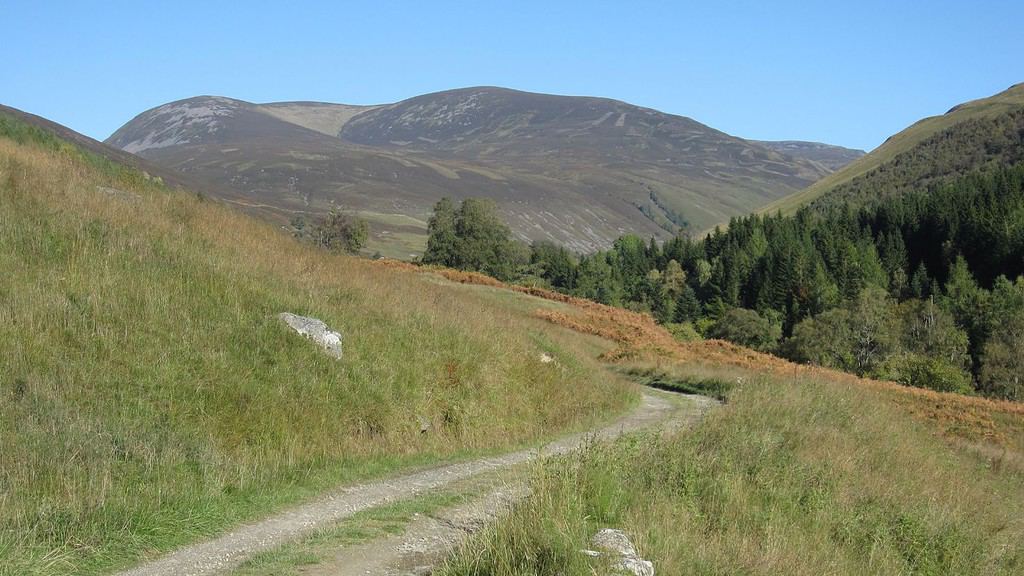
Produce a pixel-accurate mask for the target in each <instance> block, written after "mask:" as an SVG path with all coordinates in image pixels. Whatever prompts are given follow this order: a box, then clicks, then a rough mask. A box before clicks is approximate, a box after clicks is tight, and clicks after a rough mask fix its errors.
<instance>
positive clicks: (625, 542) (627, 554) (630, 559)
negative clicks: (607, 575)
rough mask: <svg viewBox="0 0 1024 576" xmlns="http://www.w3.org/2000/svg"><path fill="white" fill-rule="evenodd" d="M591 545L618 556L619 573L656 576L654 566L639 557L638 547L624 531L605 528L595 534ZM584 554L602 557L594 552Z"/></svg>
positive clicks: (588, 551) (587, 551)
mask: <svg viewBox="0 0 1024 576" xmlns="http://www.w3.org/2000/svg"><path fill="white" fill-rule="evenodd" d="M590 543H591V544H592V545H593V546H594V548H598V549H599V550H603V551H604V553H606V554H611V555H614V556H618V561H617V562H616V568H617V569H618V570H619V571H621V572H623V573H626V574H633V575H634V576H654V564H652V563H651V562H649V561H647V560H644V559H643V558H640V557H639V556H638V555H637V553H636V546H633V542H632V541H630V539H629V536H626V533H625V532H623V531H622V530H616V529H614V528H603V529H601V530H599V531H598V532H597V534H594V536H593V537H592V538H591V539H590ZM583 553H584V554H586V555H588V556H599V555H600V553H597V552H594V551H593V550H584V551H583Z"/></svg>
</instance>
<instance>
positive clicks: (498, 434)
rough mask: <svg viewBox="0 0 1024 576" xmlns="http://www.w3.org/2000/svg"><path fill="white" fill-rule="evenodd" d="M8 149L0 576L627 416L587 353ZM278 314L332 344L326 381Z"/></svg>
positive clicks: (62, 159)
mask: <svg viewBox="0 0 1024 576" xmlns="http://www.w3.org/2000/svg"><path fill="white" fill-rule="evenodd" d="M5 126H6V125H5ZM21 129H22V128H17V130H21ZM4 130H6V132H3V133H0V135H6V137H0V272H2V273H0V342H3V343H4V346H3V348H4V353H3V355H0V527H2V528H0V574H4V575H6V574H11V575H14V574H18V575H21V574H66V573H76V574H94V573H101V572H105V571H108V570H110V569H113V568H116V567H121V566H126V565H129V564H131V563H133V562H135V561H137V560H138V559H140V558H143V557H149V556H154V555H157V554H159V553H161V552H164V551H167V550H169V549H172V548H174V547H176V546H179V545H181V544H183V543H186V542H189V541H194V540H196V539H198V538H201V537H204V536H208V535H211V534H215V533H217V532H219V531H222V530H224V529H226V528H228V527H230V526H231V525H233V524H236V523H238V522H240V521H244V520H246V519H251V518H255V517H258V516H261V515H263V514H266V513H268V512H269V511H271V510H274V509H278V508H280V507H281V506H283V505H286V504H288V503H291V502H296V501H298V500H300V499H302V498H305V497H308V496H310V495H312V494H315V493H317V492H319V491H322V490H324V489H325V488H327V487H331V486H334V485H337V484H338V483H342V482H349V481H353V480H355V479H361V478H368V477H372V476H380V475H382V474H385V473H388V472H391V471H394V470H397V469H399V468H406V467H410V466H416V465H423V464H426V463H429V462H437V461H440V460H450V459H455V458H464V457H467V456H468V455H470V454H481V453H493V452H494V451H498V450H504V449H509V448H512V447H518V446H522V445H524V444H529V443H532V442H536V441H539V440H540V439H543V438H549V437H551V436H552V435H553V434H557V433H559V432H560V431H566V430H576V429H580V428H584V427H587V426H590V425H592V424H593V423H594V422H597V421H600V420H603V419H606V418H608V417H609V416H610V415H611V414H614V413H617V412H619V411H621V410H623V409H624V408H625V407H626V406H628V405H629V404H630V403H631V402H633V401H635V398H636V392H635V391H634V390H632V389H631V388H630V387H629V386H627V385H626V384H625V383H623V382H621V381H617V380H616V379H614V378H608V377H605V376H603V375H602V373H603V370H602V369H601V368H600V367H599V366H598V365H597V364H596V362H595V361H592V360H590V359H589V358H590V356H588V355H587V354H589V351H590V346H591V345H590V344H589V343H588V342H587V341H585V340H584V339H580V338H578V337H576V336H575V335H573V334H571V333H569V332H567V331H561V330H553V329H552V328H551V327H550V326H548V325H547V324H545V323H544V322H542V321H541V320H537V319H534V318H532V317H531V315H530V314H527V313H523V312H521V311H518V310H516V309H513V308H510V307H505V306H502V305H500V304H499V303H497V302H493V301H490V300H488V299H487V298H484V297H482V296H480V295H479V294H478V293H477V292H475V291H473V290H468V289H458V290H456V289H453V287H451V286H448V285H442V284H438V283H435V282H432V281H430V280H429V279H428V277H427V276H425V275H421V274H414V273H409V272H406V271H400V270H393V269H389V268H386V267H384V266H379V265H375V264H374V263H371V262H366V261H362V260H358V259H352V258H347V257H343V256H336V255H330V254H326V253H323V252H320V251H316V250H314V249H312V248H310V247H307V246H303V245H300V244H299V243H297V242H295V241H293V240H292V239H290V238H288V237H286V236H285V235H283V234H282V233H281V232H280V231H279V230H277V229H275V228H274V227H273V226H271V225H265V224H261V223H258V222H256V221H254V220H252V219H250V218H247V217H245V216H242V215H240V214H238V213H236V212H233V211H231V210H228V209H226V208H224V207H222V206H221V205H220V204H218V203H214V202H208V201H203V200H202V199H201V198H199V197H196V196H193V195H189V194H181V193H172V192H169V191H167V190H164V189H163V188H162V187H160V186H159V185H156V184H153V183H150V182H147V181H145V179H140V178H136V176H135V175H134V174H133V173H130V172H122V171H120V170H118V169H116V167H115V168H114V169H111V170H106V169H104V168H102V166H99V167H98V166H97V165H95V163H93V162H91V161H83V155H82V153H81V152H79V151H77V149H75V148H67V147H66V146H63V145H56V146H51V145H50V144H48V143H47V140H46V137H45V134H43V135H42V136H41V137H37V136H39V135H38V134H36V135H35V136H31V137H30V138H19V137H17V130H15V129H10V128H9V127H6V128H4ZM28 133H29V134H30V135H32V134H35V133H34V132H32V131H31V130H29V131H28ZM12 135H13V136H15V138H14V139H12V138H11V136H12ZM99 185H102V186H112V187H116V188H119V189H122V190H126V191H128V192H131V193H134V194H137V195H138V196H139V197H140V200H139V201H131V200H125V199H123V198H119V197H116V196H110V195H108V194H105V193H103V192H101V191H98V190H97V186H99ZM524 298H525V297H524ZM281 311H290V312H295V313H299V314H309V315H313V316H316V317H318V318H321V319H323V320H325V321H326V322H327V323H328V324H329V325H330V326H332V327H335V328H336V329H339V330H340V331H341V332H342V333H343V334H344V335H345V343H344V347H345V357H344V359H343V360H342V361H334V360H332V359H331V358H330V357H328V356H326V355H324V354H322V353H321V352H320V351H318V350H316V349H315V348H314V347H313V346H312V345H310V344H309V343H308V342H307V341H306V340H304V339H302V338H301V337H298V336H297V335H295V334H293V333H291V332H290V331H289V330H287V329H286V328H285V327H284V326H283V325H282V324H281V323H280V322H279V321H278V320H277V319H276V317H275V315H276V314H277V313H278V312H281ZM539 335H543V336H539ZM538 338H541V339H540V340H538ZM543 351H546V352H549V353H552V354H553V355H555V356H556V357H557V358H559V360H560V362H558V363H553V364H544V363H542V362H540V361H539V357H540V354H541V352H543ZM420 418H426V419H428V420H430V421H431V422H432V423H433V424H434V426H433V428H432V431H431V433H429V434H420V431H419V419H420Z"/></svg>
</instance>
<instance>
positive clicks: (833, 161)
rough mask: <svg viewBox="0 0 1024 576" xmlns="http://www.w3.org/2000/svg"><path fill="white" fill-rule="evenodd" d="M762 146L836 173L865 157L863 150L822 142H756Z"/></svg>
mask: <svg viewBox="0 0 1024 576" xmlns="http://www.w3.org/2000/svg"><path fill="white" fill-rule="evenodd" d="M755 142H757V143H758V144H761V145H762V146H767V147H768V148H771V149H772V150H775V151H776V152H779V153H781V154H788V155H790V156H792V157H794V158H802V159H804V160H810V161H812V162H817V163H819V164H821V165H822V166H824V167H825V168H827V169H828V170H829V171H831V172H834V171H836V170H839V169H840V168H842V167H843V166H846V165H847V164H849V163H850V162H853V161H854V160H856V159H858V158H860V157H861V156H863V155H864V151H863V150H856V149H853V148H843V147H842V146H833V145H831V144H822V143H820V142H801V141H799V140H781V141H778V142H772V141H765V140H755Z"/></svg>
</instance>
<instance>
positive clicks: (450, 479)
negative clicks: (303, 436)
mask: <svg viewBox="0 0 1024 576" xmlns="http://www.w3.org/2000/svg"><path fill="white" fill-rule="evenodd" d="M695 398H696V400H695V402H696V403H695V404H694V406H696V408H694V409H692V410H689V411H687V412H688V413H689V412H694V414H696V413H697V412H699V414H697V415H696V416H693V418H699V415H700V414H703V412H705V411H706V408H707V407H708V406H710V405H711V404H710V403H713V401H711V400H708V399H703V398H700V397H695ZM679 407H680V402H679V401H677V400H676V399H674V398H672V395H671V394H668V393H662V392H658V391H645V392H644V396H643V400H642V402H641V404H640V406H639V407H638V408H637V409H636V410H634V411H633V412H632V413H630V414H629V415H627V416H625V417H623V418H621V419H619V420H618V421H616V422H615V423H614V424H611V425H609V426H606V427H604V428H601V429H600V430H597V431H596V432H593V433H582V434H575V435H572V436H568V437H566V438H563V439H561V440H558V441H556V442H553V443H551V444H548V445H546V446H544V447H542V448H540V449H531V450H522V451H519V452H512V453H509V454H505V455H502V456H496V457H493V458H481V459H478V460H473V461H469V462H462V463H458V464H450V465H446V466H441V467H437V468H431V469H428V470H424V471H420V472H414V473H411V474H406V475H403V476H397V477H394V478H389V479H385V480H380V481H376V482H370V483H366V484H359V485H355V486H350V487H346V488H342V489H338V490H335V491H332V492H330V493H328V494H326V495H325V496H323V497H321V498H319V499H317V500H314V501H312V502H309V503H307V504H303V505H300V506H298V507H295V508H292V509H290V510H287V511H284V512H282V513H280V514H277V515H275V516H272V517H270V518H266V519H264V520H261V521H258V522H254V523H251V524H247V525H243V526H240V527H238V528H236V529H235V530H233V531H231V532H229V533H227V534H224V535H223V536H220V537H217V538H214V539H212V540H208V541H205V542H201V543H198V544H195V545H192V546H187V547H185V548H181V549H179V550H177V551H175V552H172V553H171V554H169V555H167V556H164V557H162V558H158V559H156V560H154V561H151V562H147V563H145V564H142V565H140V566H138V567H136V568H133V569H131V570H127V571H125V572H121V573H120V576H165V575H166V576H201V575H206V574H220V573H223V572H226V571H228V570H230V569H231V568H234V567H236V566H237V565H238V564H240V563H241V562H243V561H244V560H245V559H246V558H248V557H249V556H251V555H252V554H254V553H256V552H260V551H264V550H268V549H271V548H275V547H277V546H279V545H281V544H283V543H285V542H289V541H292V540H295V539H298V538H301V537H302V536H305V535H307V534H309V533H311V532H313V531H314V530H317V529H318V528H323V527H327V526H330V525H332V524H335V523H337V522H338V521H340V520H343V519H345V518H348V517H350V516H352V515H353V514H355V513H357V512H360V511H362V510H367V509H370V508H375V507H378V506H381V505H384V504H389V503H391V502H395V501H399V500H404V499H408V498H411V497H414V496H417V495H420V494H423V493H425V492H428V491H431V490H437V489H441V488H444V487H447V486H450V485H452V484H454V483H455V482H458V481H460V480H463V479H467V478H471V477H474V476H477V475H481V474H485V473H487V472H493V471H496V470H499V469H502V468H508V467H512V466H515V465H517V464H522V463H524V462H527V461H530V460H533V459H535V458H538V457H541V456H550V455H555V454H563V453H566V452H569V451H571V450H572V449H574V448H576V447H578V446H580V445H581V444H582V443H583V442H585V441H587V439H588V438H590V437H595V436H596V437H597V438H599V439H610V438H614V437H616V436H618V435H620V434H623V433H625V432H629V431H634V430H639V429H643V428H651V427H655V426H657V425H664V426H666V427H677V426H683V425H686V424H688V423H690V422H691V421H692V419H691V418H690V417H686V416H684V417H679V418H670V416H673V415H676V413H677V412H678V411H679ZM382 560H384V559H382ZM378 565H379V563H378Z"/></svg>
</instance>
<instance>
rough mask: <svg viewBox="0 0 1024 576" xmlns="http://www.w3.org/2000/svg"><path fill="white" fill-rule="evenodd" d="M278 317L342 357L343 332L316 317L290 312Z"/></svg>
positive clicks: (325, 349)
mask: <svg viewBox="0 0 1024 576" xmlns="http://www.w3.org/2000/svg"><path fill="white" fill-rule="evenodd" d="M277 317H278V318H280V319H281V321H282V322H284V323H285V324H287V325H288V326H290V327H291V328H292V329H293V330H295V331H296V332H298V333H299V334H301V335H303V336H305V337H306V338H309V339H310V340H312V341H313V342H316V343H317V345H319V346H320V347H321V348H323V349H324V351H325V352H327V353H328V354H330V355H331V356H334V357H335V358H338V359H339V360H340V359H341V334H339V333H338V332H335V331H333V330H331V329H329V328H328V327H327V324H324V323H323V322H322V321H320V320H317V319H316V318H307V317H306V316H299V315H296V314H292V313H290V312H282V313H280V314H278V315H277Z"/></svg>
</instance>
